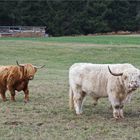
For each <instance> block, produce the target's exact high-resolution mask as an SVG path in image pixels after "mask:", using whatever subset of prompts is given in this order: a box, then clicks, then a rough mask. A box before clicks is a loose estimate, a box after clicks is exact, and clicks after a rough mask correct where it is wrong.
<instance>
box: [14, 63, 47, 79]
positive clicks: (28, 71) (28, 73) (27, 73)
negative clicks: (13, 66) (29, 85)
mask: <svg viewBox="0 0 140 140" xmlns="http://www.w3.org/2000/svg"><path fill="white" fill-rule="evenodd" d="M16 62H17V65H18V66H19V67H21V68H22V69H23V75H24V77H25V78H26V79H28V80H33V78H34V75H35V73H36V71H37V69H40V68H43V67H44V66H45V65H43V66H40V67H37V66H34V65H32V64H19V63H18V61H16Z"/></svg>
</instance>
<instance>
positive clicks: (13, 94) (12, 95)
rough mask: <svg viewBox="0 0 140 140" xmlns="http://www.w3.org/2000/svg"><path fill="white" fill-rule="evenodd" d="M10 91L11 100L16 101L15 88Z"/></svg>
mask: <svg viewBox="0 0 140 140" xmlns="http://www.w3.org/2000/svg"><path fill="white" fill-rule="evenodd" d="M10 93H11V101H16V100H15V95H16V94H15V90H10Z"/></svg>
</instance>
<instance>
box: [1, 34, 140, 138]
mask: <svg viewBox="0 0 140 140" xmlns="http://www.w3.org/2000/svg"><path fill="white" fill-rule="evenodd" d="M16 60H18V61H19V63H32V64H34V65H37V66H38V65H43V64H45V65H46V67H45V68H42V69H40V70H38V72H37V73H36V76H35V79H34V80H33V81H30V84H29V89H30V102H29V103H27V104H24V102H23V97H24V95H23V93H22V92H20V93H18V94H17V95H16V102H15V103H13V102H11V101H10V94H9V92H7V97H8V99H9V100H8V101H7V102H2V100H1V99H0V140H20V139H21V140H66V139H67V140H74V139H75V140H94V139H96V140H129V139H130V140H132V139H135V140H138V139H139V137H140V133H139V132H140V127H139V126H140V94H139V91H137V92H136V94H135V95H134V96H133V99H132V101H131V103H130V104H128V105H126V107H125V109H124V111H125V119H124V120H121V121H115V120H114V119H113V118H112V111H111V110H109V106H110V103H109V101H108V99H107V98H106V99H101V100H100V101H99V104H98V105H97V106H96V107H93V104H92V99H91V98H90V97H87V99H86V101H85V103H84V108H83V109H84V112H83V115H82V116H79V117H77V116H76V115H75V113H74V111H72V112H71V111H70V110H69V108H68V69H69V67H70V66H71V65H72V64H73V63H75V62H91V63H124V62H127V63H132V64H133V65H135V66H136V67H138V68H140V36H137V37H135V36H79V37H50V38H0V65H10V64H16Z"/></svg>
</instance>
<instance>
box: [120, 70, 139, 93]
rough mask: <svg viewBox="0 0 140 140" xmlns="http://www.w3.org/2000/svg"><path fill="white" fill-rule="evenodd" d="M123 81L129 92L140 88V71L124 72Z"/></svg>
mask: <svg viewBox="0 0 140 140" xmlns="http://www.w3.org/2000/svg"><path fill="white" fill-rule="evenodd" d="M122 81H123V82H124V85H125V87H126V89H128V91H133V90H136V89H137V88H138V87H140V71H139V70H138V69H127V70H125V71H124V72H123V75H122Z"/></svg>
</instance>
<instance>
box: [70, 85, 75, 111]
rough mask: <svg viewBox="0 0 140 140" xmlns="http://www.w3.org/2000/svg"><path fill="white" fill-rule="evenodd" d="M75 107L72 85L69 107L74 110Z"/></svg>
mask: <svg viewBox="0 0 140 140" xmlns="http://www.w3.org/2000/svg"><path fill="white" fill-rule="evenodd" d="M73 108H74V101H73V91H72V89H71V87H70V88H69V109H70V110H72V109H73Z"/></svg>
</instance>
